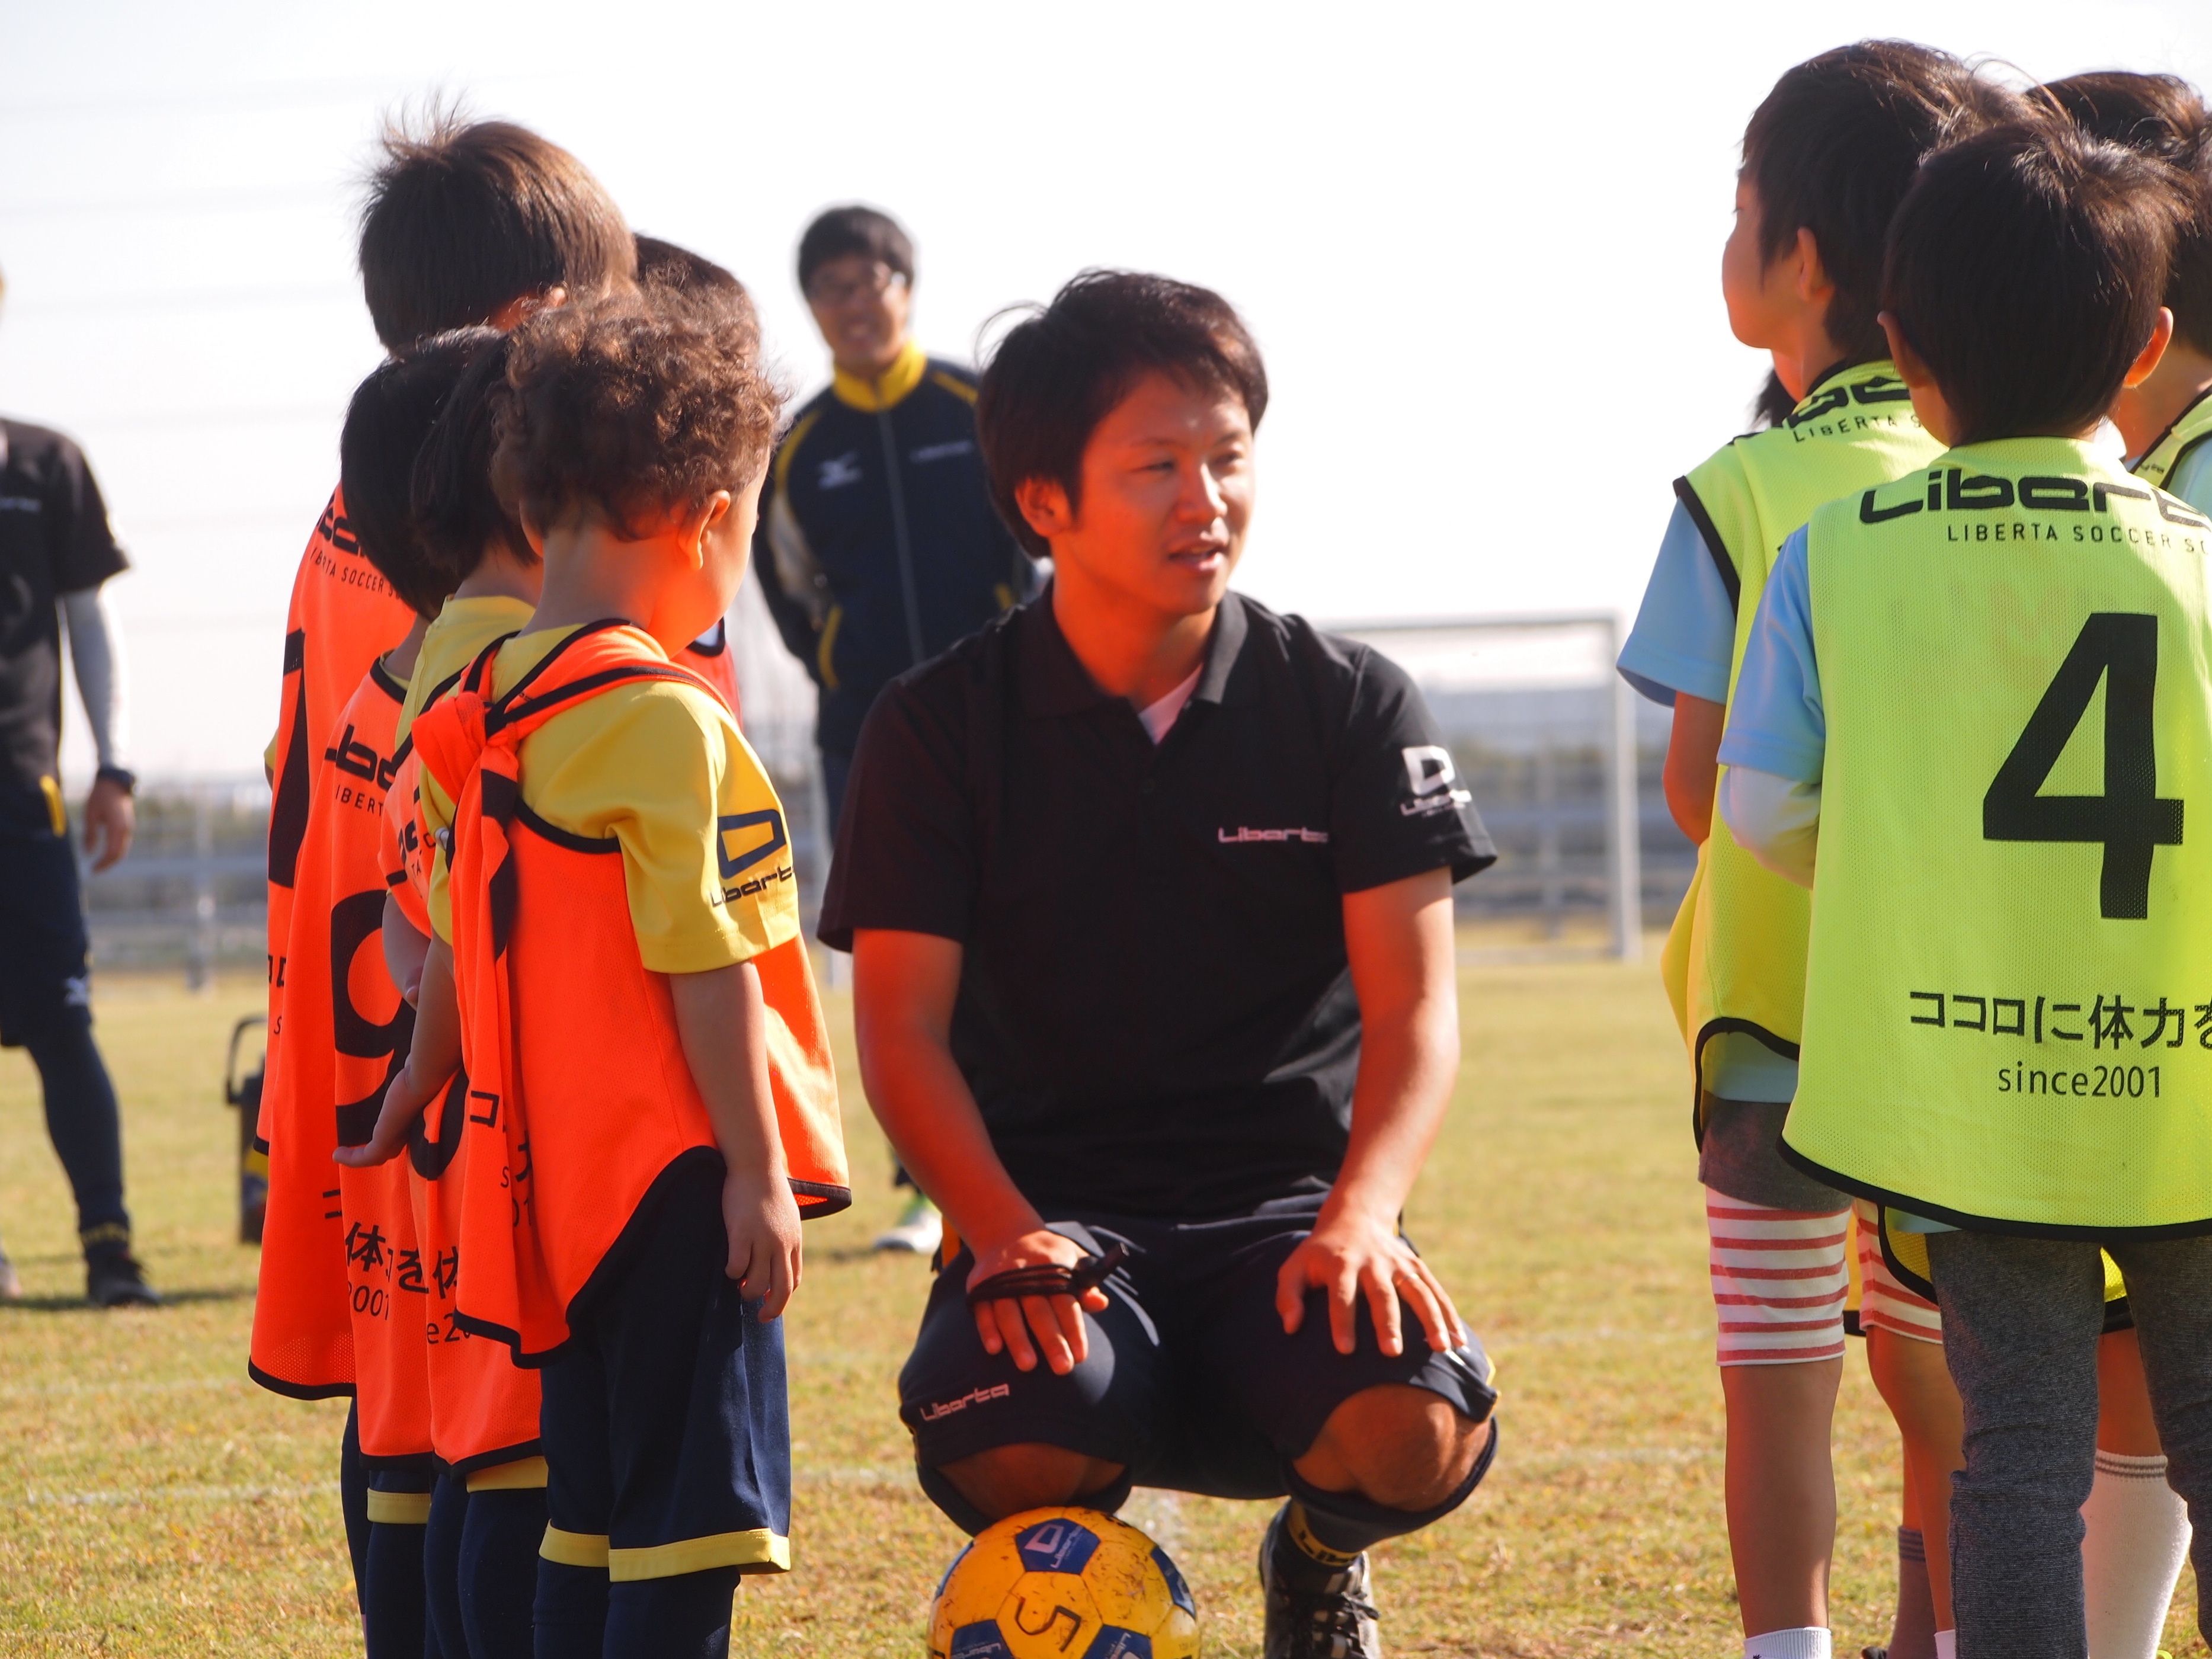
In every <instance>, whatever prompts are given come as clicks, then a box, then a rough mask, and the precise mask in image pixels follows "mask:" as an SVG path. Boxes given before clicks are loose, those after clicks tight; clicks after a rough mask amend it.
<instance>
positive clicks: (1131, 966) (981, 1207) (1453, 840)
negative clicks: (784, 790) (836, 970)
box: [822, 272, 1495, 1659]
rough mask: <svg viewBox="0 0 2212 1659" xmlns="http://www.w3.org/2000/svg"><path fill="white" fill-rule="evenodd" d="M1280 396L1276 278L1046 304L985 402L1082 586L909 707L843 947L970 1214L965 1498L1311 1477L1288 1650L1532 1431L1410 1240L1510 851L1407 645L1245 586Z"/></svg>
mask: <svg viewBox="0 0 2212 1659" xmlns="http://www.w3.org/2000/svg"><path fill="white" fill-rule="evenodd" d="M1266 409H1267V375H1266V372H1265V370H1264V369H1263V368H1262V367H1261V362H1260V354H1259V351H1258V349H1257V348H1256V347H1255V346H1254V344H1253V343H1252V340H1251V337H1250V336H1249V334H1247V333H1246V331H1245V329H1244V325H1243V323H1242V322H1241V321H1239V320H1238V319H1237V313H1235V312H1234V311H1232V310H1231V308H1230V307H1229V306H1228V304H1227V302H1226V301H1223V300H1222V299H1221V298H1220V297H1219V296H1218V295H1214V294H1211V293H1209V292H1207V291H1206V290H1205V289H1196V288H1191V287H1188V285H1186V284H1183V283H1175V282H1170V281H1169V280H1167V279H1166V278H1164V277H1159V276H1135V275H1131V274H1128V273H1126V272H1091V273H1089V274H1087V275H1085V276H1079V277H1077V278H1076V279H1075V280H1074V281H1073V282H1072V283H1069V284H1068V285H1067V286H1066V288H1065V289H1062V290H1061V291H1060V296H1059V297H1058V298H1057V299H1055V300H1054V301H1053V302H1052V305H1051V307H1049V308H1048V309H1047V310H1045V311H1043V312H1042V313H1039V314H1037V315H1035V316H1033V317H1031V318H1030V319H1028V320H1026V321H1024V322H1023V323H1022V324H1021V325H1019V326H1018V327H1017V328H1016V329H1014V330H1013V331H1012V332H1011V333H1010V334H1008V335H1007V337H1006V341H1005V343H1003V344H1002V345H1001V346H1000V348H999V350H998V353H997V356H995V357H994V359H993V361H992V362H991V365H990V367H989V368H987V370H986V371H985V372H984V375H983V382H982V402H981V408H980V410H979V424H980V428H981V434H982V441H983V445H984V450H985V453H986V454H987V456H988V457H989V460H990V468H991V478H992V482H993V487H994V491H995V493H996V496H997V499H998V501H999V502H1000V507H1001V510H1002V511H1003V512H1004V513H1006V518H1007V520H1008V522H1009V523H1011V524H1013V525H1015V526H1018V528H1019V529H1020V530H1021V532H1022V533H1023V537H1024V541H1025V543H1026V544H1027V545H1028V546H1030V548H1031V549H1032V550H1034V551H1036V553H1038V554H1039V555H1042V554H1044V553H1045V552H1047V551H1049V552H1050V553H1051V555H1052V558H1053V570H1054V574H1053V579H1052V586H1051V587H1050V588H1049V589H1048V591H1047V592H1046V593H1045V595H1044V597H1043V598H1042V599H1037V600H1036V601H1035V602H1033V603H1031V604H1029V605H1023V606H1022V607H1021V608H1020V609H1018V611H1015V612H1014V613H1013V614H1012V616H1010V617H1006V618H1005V619H1003V620H1002V621H1000V622H997V623H993V624H992V625H991V626H990V627H988V628H986V629H983V630H982V631H981V633H980V634H977V635H975V636H973V637H972V638H969V639H967V640H964V641H962V642H961V643H960V644H959V645H957V646H956V647H954V648H953V649H952V650H951V651H950V652H948V653H945V655H944V656H943V657H940V658H939V659H937V661H935V662H934V663H933V664H931V665H929V666H928V667H927V668H926V669H924V670H923V671H921V672H920V673H916V674H910V675H908V676H906V677H905V678H902V679H901V680H899V681H898V682H897V683H896V684H895V685H893V686H892V687H891V688H890V690H887V691H886V692H885V693H884V696H883V699H882V701H881V702H878V705H877V707H876V709H875V712H874V713H873V714H871V715H870V716H869V719H868V725H867V729H866V733H865V735H864V736H863V738H862V739H861V743H860V752H859V754H858V755H857V756H856V757H855V759H854V766H853V786H852V811H849V812H848V813H847V814H846V817H845V822H844V825H843V828H842V831H841V832H840V836H839V840H838V846H837V857H836V861H835V863H834V864H833V865H832V866H830V871H829V892H828V894H827V896H825V897H824V899H823V910H822V938H823V942H824V943H826V944H829V945H833V946H836V947H838V948H841V949H842V948H847V947H849V948H851V949H852V951H853V952H854V957H853V969H854V972H853V983H854V1012H855V1017H856V1022H857V1025H858V1031H859V1037H860V1070H861V1075H862V1077H863V1079H865V1080H866V1085H867V1091H868V1100H869V1103H870V1104H871V1105H872V1107H873V1108H874V1109H875V1112H876V1115H877V1116H878V1118H880V1119H881V1120H882V1121H883V1125H884V1130H885V1132H886V1133H888V1134H889V1135H890V1140H891V1144H892V1145H893V1146H896V1148H897V1149H898V1151H899V1153H900V1155H901V1156H902V1158H904V1159H905V1160H906V1163H907V1165H908V1168H910V1169H911V1170H913V1171H914V1172H915V1176H916V1177H917V1178H918V1179H919V1180H920V1181H921V1182H922V1184H923V1185H924V1186H925V1187H926V1188H927V1189H928V1190H929V1191H930V1192H931V1193H932V1194H934V1195H935V1196H936V1197H937V1199H938V1200H939V1201H940V1202H941V1203H942V1204H943V1205H944V1206H945V1216H946V1218H947V1221H948V1224H949V1228H948V1235H947V1237H946V1240H945V1244H946V1249H947V1252H948V1254H949V1256H950V1259H949V1260H947V1261H945V1264H944V1266H943V1269H942V1271H941V1272H940V1273H939V1274H938V1277H937V1282H936V1285H935V1286H934V1288H933V1290H932V1291H931V1293H930V1297H929V1304H928V1308H927V1311H926V1312H925V1313H924V1314H923V1316H922V1321H921V1333H920V1334H919V1336H918V1337H917V1338H916V1340H915V1347H914V1352H913V1356H912V1357H911V1358H909V1359H908V1361H907V1364H906V1367H905V1369H904V1370H902V1372H901V1374H900V1376H899V1395H900V1409H901V1415H902V1417H903V1419H904V1420H905V1422H906V1425H907V1427H908V1429H909V1430H910V1431H912V1432H913V1435H914V1440H915V1457H916V1462H917V1463H918V1464H919V1466H920V1469H921V1482H922V1486H923V1489H924V1490H925V1491H926V1492H927V1493H928V1495H929V1497H930V1498H932V1499H933V1501H934V1502H935V1503H936V1504H937V1505H938V1507H939V1508H940V1509H941V1510H944V1511H945V1514H946V1515H948V1516H951V1518H952V1519H953V1520H954V1521H956V1522H959V1523H960V1524H961V1525H962V1526H963V1527H966V1528H968V1529H969V1530H970V1531H976V1530H980V1529H981V1528H983V1527H984V1526H986V1525H987V1524H989V1523H990V1522H993V1521H995V1520H998V1519H1000V1518H1001V1517H1003V1516H1008V1515H1012V1514H1013V1513H1015V1512H1016V1511H1018V1510H1029V1509H1037V1508H1041V1507H1044V1506H1047V1505H1053V1504H1070V1503H1079V1504H1089V1505H1091V1506H1093V1507H1095V1508H1099V1509H1103V1510H1114V1509H1115V1508H1118V1507H1119V1506H1120V1504H1121V1501H1122V1500H1123V1498H1126V1497H1127V1495H1128V1492H1129V1488H1130V1486H1131V1485H1132V1483H1134V1484H1136V1485H1139V1486H1165V1487H1168V1488H1170V1489H1173V1490H1178V1491H1182V1492H1206V1493H1211V1494H1212V1495H1214V1496H1217V1497H1225V1498H1283V1497H1285V1496H1286V1495H1287V1496H1288V1497H1289V1498H1290V1500H1291V1501H1290V1502H1288V1503H1286V1504H1283V1505H1282V1507H1281V1508H1280V1509H1279V1510H1278V1511H1277V1513H1276V1517H1275V1521H1274V1524H1273V1526H1272V1527H1271V1528H1269V1530H1268V1534H1267V1542H1266V1544H1265V1545H1264V1546H1263V1547H1262V1548H1261V1568H1260V1576H1261V1584H1262V1586H1263V1588H1264V1590H1265V1594H1266V1598H1267V1639H1266V1644H1265V1648H1264V1653H1265V1655H1266V1656H1267V1659H1369V1656H1373V1655H1376V1654H1379V1653H1380V1651H1381V1649H1380V1647H1379V1645H1378V1642H1377V1638H1376V1613H1375V1609H1374V1607H1373V1606H1372V1604H1371V1602H1370V1599H1369V1593H1368V1575H1367V1561H1366V1554H1365V1552H1366V1550H1367V1548H1368V1547H1369V1546H1370V1545H1372V1544H1375V1543H1378V1542H1380V1541H1382V1540H1383V1539H1386V1538H1391V1537H1395V1536H1398V1535H1400V1534H1406V1533H1410V1532H1413V1531H1416V1530H1418V1529H1419V1528H1422V1527H1425V1526H1426V1525H1428V1524H1429V1523H1430V1522H1432V1521H1435V1520H1437V1519H1438V1518H1440V1517H1441V1516H1444V1515H1446V1514H1448V1513H1449V1512H1450V1511H1451V1510H1454V1509H1456V1508H1457V1507H1458V1506H1459V1505H1460V1504H1461V1503H1462V1502H1463V1501H1465V1499H1466V1498H1467V1497H1468V1494H1469V1493H1470V1492H1473V1491H1474V1486H1475V1483H1476V1482H1477V1481H1478V1480H1480V1479H1481V1478H1482V1474H1483V1471H1484V1469H1485V1468H1487V1467H1488V1465H1489V1462H1490V1456H1491V1451H1492V1445H1493V1441H1492V1431H1491V1425H1490V1424H1489V1421H1488V1419H1489V1416H1490V1409H1491V1405H1492V1401H1493V1399H1494V1398H1495V1396H1494V1395H1492V1390H1491V1387H1490V1365H1489V1362H1488V1361H1487V1360H1486V1358H1484V1357H1483V1353H1482V1351H1481V1349H1480V1347H1478V1346H1476V1345H1475V1343H1474V1339H1473V1338H1472V1337H1471V1336H1470V1335H1469V1334H1468V1332H1467V1330H1466V1328H1465V1327H1464V1326H1463V1325H1462V1323H1461V1322H1460V1319H1459V1316H1458V1314H1457V1313H1456V1312H1455V1310H1454V1309H1453V1307H1452V1304H1451V1302H1450V1299H1449V1297H1447V1296H1446V1295H1445V1293H1444V1291H1443V1286H1442V1285H1440V1284H1439V1283H1438V1282H1437V1279H1436V1278H1435V1276H1434V1275H1433V1274H1432V1273H1431V1272H1430V1271H1429V1269H1428V1267H1427V1266H1426V1265H1425V1264H1424V1263H1423V1262H1422V1261H1421V1259H1420V1258H1419V1256H1418V1255H1415V1254H1414V1253H1413V1248H1412V1247H1411V1246H1410V1245H1409V1244H1408V1243H1407V1242H1406V1240H1405V1239H1404V1238H1403V1237H1401V1235H1400V1233H1399V1231H1398V1216H1399V1212H1401V1209H1402V1208H1403V1207H1404V1206H1405V1202H1406V1198H1407V1194H1408V1193H1409V1192H1410V1191H1411V1190H1412V1188H1413V1182H1414V1179H1415V1177H1416V1176H1419V1173H1420V1170H1421V1166H1422V1164H1423V1163H1424V1162H1425V1160H1426V1158H1427V1157H1428V1152H1429V1148H1430V1146H1431V1143H1432V1142H1433V1141H1434V1140H1435V1138H1436V1135H1437V1130H1438V1128H1439V1127H1440V1126H1441V1125H1442V1123H1443V1115H1444V1108H1445V1105H1446V1103H1447V1102H1448V1100H1449V1097H1450V1095H1451V1089H1452V1081H1453V1078H1454V1076H1455V1073H1456V1070H1457V1066H1458V1061H1459V1023H1458V1020H1459V1015H1458V1004H1457V1000H1456V995H1455V984H1454V967H1453V947H1452V898H1451V888H1452V883H1453V882H1454V881H1455V880H1456V879H1458V878H1461V877H1463V876H1467V875H1471V874H1473V873H1474V872H1475V871H1478V870H1480V869H1481V868H1482V867H1483V866H1486V865H1487V864H1489V863H1490V862H1491V860H1492V856H1493V854H1492V848H1491V844H1490V840H1489V837H1488V836H1486V835H1485V834H1484V833H1483V829H1482V824H1481V822H1480V819H1478V818H1477V817H1476V816H1475V811H1474V803H1473V802H1472V800H1471V799H1469V797H1468V792H1467V791H1466V790H1464V789H1462V788H1461V787H1459V786H1458V783H1457V781H1456V779H1455V775H1454V772H1453V768H1452V763H1451V758H1450V757H1449V754H1447V753H1446V751H1445V750H1444V748H1443V743H1442V740H1441V738H1440V737H1439V735H1438V733H1437V728H1436V722H1435V720H1433V719H1432V718H1431V715H1430V714H1429V711H1428V709H1427V708H1426V707H1425V705H1424V704H1423V702H1422V701H1421V696H1420V693H1419V691H1418V690H1415V689H1414V687H1413V683H1412V682H1411V681H1410V680H1409V679H1407V677H1406V675H1405V673H1404V672H1403V671H1401V670H1400V669H1399V668H1397V667H1396V666H1395V665H1393V664H1391V663H1390V662H1389V661H1387V660H1386V659H1383V658H1382V657H1379V656H1376V654H1375V653H1372V652H1370V651H1369V650H1367V649H1365V648H1364V647H1361V646H1358V645H1355V644H1353V643H1352V642H1351V641H1346V640H1340V639H1335V638H1332V637H1331V636H1330V635H1326V634H1323V633H1322V632H1320V631H1319V630H1318V629H1315V628H1313V627H1312V626H1311V625H1310V624H1309V623H1305V622H1303V621H1301V620H1299V619H1298V618H1297V617H1279V616H1277V615H1275V614H1274V613H1273V612H1272V611H1267V610H1266V609H1265V608H1263V607H1262V606H1261V605H1255V604H1254V603H1253V602H1252V601H1251V600H1249V599H1244V598H1243V597H1242V596H1241V595H1239V594H1237V593H1234V592H1230V591H1229V580H1230V576H1231V573H1232V572H1233V571H1234V570H1235V568H1236V567H1237V559H1238V556H1239V555H1240V554H1241V553H1242V552H1243V544H1244V535H1245V527H1246V525H1247V523H1248V522H1249V518H1250V515H1251V511H1252V503H1253V494H1254V482H1253V461H1252V441H1253V429H1254V428H1255V427H1256V426H1257V425H1258V424H1259V422H1260V417H1261V415H1262V414H1263V413H1264V412H1265V410H1266ZM951 1231H957V1233H958V1235H959V1237H958V1240H957V1249H956V1248H954V1247H955V1240H954V1239H953V1238H952V1237H951ZM1071 1273H1073V1275H1074V1276H1073V1277H1071ZM1109 1274H1110V1276H1108V1275H1109ZM1102 1278H1103V1285H1102V1284H1101V1282H1100V1281H1101V1279H1102Z"/></svg>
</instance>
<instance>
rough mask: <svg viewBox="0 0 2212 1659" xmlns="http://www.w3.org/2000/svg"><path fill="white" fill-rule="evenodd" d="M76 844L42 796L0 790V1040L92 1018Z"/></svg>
mask: <svg viewBox="0 0 2212 1659" xmlns="http://www.w3.org/2000/svg"><path fill="white" fill-rule="evenodd" d="M90 949H91V946H90V942H89V941H88V939H86V937H85V931H84V907H83V902H82V899H81V898H80V897H79V896H78V891H77V875H76V848H74V847H72V846H71V845H70V838H69V836H68V835H67V834H66V833H64V834H61V835H56V834H55V833H54V829H53V825H52V822H51V820H50V819H49V817H48V814H47V807H46V799H45V797H44V796H42V795H38V794H33V795H31V796H29V797H27V798H26V797H23V796H22V795H21V792H20V791H15V790H0V1047H6V1048H21V1047H22V1046H23V1045H24V1044H25V1043H26V1042H32V1041H33V1040H35V1039H37V1038H39V1037H42V1036H46V1035H47V1034H48V1033H50V1032H53V1031H58V1030H68V1029H70V1028H71V1027H75V1028H76V1029H78V1030H82V1029H83V1028H84V1027H85V1026H87V1025H89V1024H91V1023H92V994H91V989H90V983H91V981H90V975H89V969H88V966H87V962H86V958H87V957H88V955H89V953H90Z"/></svg>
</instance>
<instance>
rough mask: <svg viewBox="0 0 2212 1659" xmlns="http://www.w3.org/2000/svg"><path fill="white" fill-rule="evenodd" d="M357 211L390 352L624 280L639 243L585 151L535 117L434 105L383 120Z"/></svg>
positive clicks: (371, 290)
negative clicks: (524, 123) (416, 124)
mask: <svg viewBox="0 0 2212 1659" xmlns="http://www.w3.org/2000/svg"><path fill="white" fill-rule="evenodd" d="M383 149H384V155H383V158H382V160H381V161H379V162H378V163H377V165H376V167H375V168H374V170H373V171H372V172H371V173H370V174H369V178H368V201H367V202H366V203H364V204H363V205H362V215H361V285H362V295H364V297H365V298H366V299H367V300H368V314H369V319H370V320H371V321H372V322H374V324H375V325H376V337H377V338H378V339H380V340H381V341H383V342H384V344H385V348H386V349H387V350H391V351H397V350H398V349H400V348H401V347H403V346H404V345H406V344H407V343H409V342H410V341H412V340H417V339H420V338H422V337H423V336H424V335H427V334H438V333H442V332H444V331H446V330H447V329H455V328H466V327H468V326H469V325H471V324H476V323H487V322H489V321H490V320H491V319H493V318H494V317H495V316H496V315H497V314H498V313H499V312H500V311H501V309H502V308H504V307H507V306H508V305H511V304H512V303H513V301H516V300H519V299H521V298H522V297H523V296H525V295H532V294H541V293H543V292H544V291H545V290H546V289H550V288H555V287H560V288H565V289H568V297H569V298H570V299H571V300H588V299H592V298H594V297H596V296H597V295H600V294H604V293H606V292H608V291H609V290H610V289H617V288H622V287H626V286H627V285H628V284H629V282H630V280H631V279H632V277H633V276H635V272H636V270H637V252H636V246H635V243H633V242H632V241H631V240H630V234H629V226H628V225H626V224H624V223H623V216H622V212H621V210H619V209H617V207H616V206H615V204H614V200H613V198H612V197H610V196H609V195H608V194H607V192H606V191H605V189H604V188H603V187H602V186H601V185H600V184H599V180H598V179H594V178H593V177H592V175H591V173H590V172H589V171H587V170H586V167H585V166H584V164H583V163H582V162H581V161H578V160H577V159H576V158H575V157H574V156H573V155H570V154H569V153H568V151H567V150H565V149H562V148H561V147H560V145H558V144H556V143H552V142H551V141H550V140H549V139H545V138H542V137H538V134H536V133H534V132H532V131H530V130H529V129H528V128H527V127H521V126H516V125H513V123H511V122H507V121H464V120H462V119H461V118H459V116H458V115H457V114H455V113H453V112H450V111H439V112H433V113H432V114H431V116H430V117H429V118H428V120H427V122H426V123H425V124H424V125H423V127H422V131H408V130H407V129H406V128H404V126H401V125H396V124H395V125H392V126H390V127H387V128H386V131H385V134H384V143H383Z"/></svg>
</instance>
